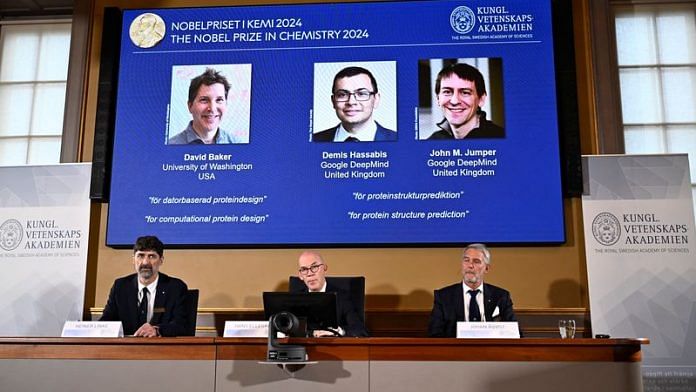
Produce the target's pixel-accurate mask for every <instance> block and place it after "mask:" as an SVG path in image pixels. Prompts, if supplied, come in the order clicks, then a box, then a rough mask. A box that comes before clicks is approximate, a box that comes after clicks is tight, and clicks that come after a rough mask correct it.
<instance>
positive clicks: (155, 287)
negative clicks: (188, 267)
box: [100, 236, 189, 337]
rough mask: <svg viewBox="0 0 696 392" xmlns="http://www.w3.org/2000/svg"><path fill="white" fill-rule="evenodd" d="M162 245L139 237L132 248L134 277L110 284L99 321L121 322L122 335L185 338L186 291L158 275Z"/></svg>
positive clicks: (178, 282) (179, 282)
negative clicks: (109, 290) (107, 297)
mask: <svg viewBox="0 0 696 392" xmlns="http://www.w3.org/2000/svg"><path fill="white" fill-rule="evenodd" d="M163 256H164V244H162V241H160V240H159V239H158V238H157V237H155V236H143V237H139V238H138V239H137V240H136V241H135V245H134V246H133V266H134V267H135V273H134V274H130V275H128V276H125V277H123V278H118V279H116V281H114V285H113V286H112V287H111V292H110V293H109V299H108V300H107V302H106V306H105V307H104V312H103V313H102V317H101V319H100V321H121V322H122V323H123V333H124V334H125V335H133V336H142V337H155V336H180V335H186V334H187V332H186V330H187V326H188V323H189V320H188V317H187V312H186V294H187V291H188V287H186V283H184V282H183V281H182V280H181V279H177V278H173V277H170V276H168V275H165V274H163V273H161V272H159V269H160V266H162V263H163V262H164V257H163Z"/></svg>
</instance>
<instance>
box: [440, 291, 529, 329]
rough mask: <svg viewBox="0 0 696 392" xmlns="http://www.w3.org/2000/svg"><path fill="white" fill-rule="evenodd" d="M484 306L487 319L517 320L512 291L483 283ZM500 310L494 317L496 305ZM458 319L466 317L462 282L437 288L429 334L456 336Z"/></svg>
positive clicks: (461, 319)
mask: <svg viewBox="0 0 696 392" xmlns="http://www.w3.org/2000/svg"><path fill="white" fill-rule="evenodd" d="M483 306H484V314H485V316H486V321H517V318H515V312H514V311H513V310H512V298H510V293H509V292H508V291H507V290H505V289H502V288H500V287H497V286H493V285H492V284H488V283H484V284H483ZM496 306H497V307H498V309H499V310H500V314H499V316H496V318H495V319H493V311H494V310H495V307H496ZM457 321H466V320H465V319H464V290H463V288H462V282H459V283H456V284H453V285H451V286H447V287H444V288H442V289H439V290H435V301H434V303H433V310H432V312H431V313H430V323H429V325H428V336H433V337H451V338H453V337H456V336H457Z"/></svg>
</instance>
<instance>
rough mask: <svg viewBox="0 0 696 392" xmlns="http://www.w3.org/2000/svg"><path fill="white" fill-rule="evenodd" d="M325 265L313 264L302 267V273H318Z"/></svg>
mask: <svg viewBox="0 0 696 392" xmlns="http://www.w3.org/2000/svg"><path fill="white" fill-rule="evenodd" d="M323 266H324V264H312V265H310V266H309V267H300V269H299V271H300V275H307V274H308V273H309V271H312V273H313V274H316V273H317V271H319V268H321V267H323Z"/></svg>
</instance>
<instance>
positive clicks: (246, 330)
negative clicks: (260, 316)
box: [222, 320, 268, 338]
mask: <svg viewBox="0 0 696 392" xmlns="http://www.w3.org/2000/svg"><path fill="white" fill-rule="evenodd" d="M222 337H224V338H267V337H268V320H266V321H225V331H224V332H223V333H222Z"/></svg>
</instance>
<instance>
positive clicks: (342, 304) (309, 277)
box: [298, 251, 368, 337]
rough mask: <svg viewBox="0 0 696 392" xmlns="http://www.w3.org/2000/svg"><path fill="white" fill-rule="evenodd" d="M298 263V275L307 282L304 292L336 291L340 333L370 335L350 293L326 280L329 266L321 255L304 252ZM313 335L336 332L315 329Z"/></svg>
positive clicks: (344, 334)
mask: <svg viewBox="0 0 696 392" xmlns="http://www.w3.org/2000/svg"><path fill="white" fill-rule="evenodd" d="M298 265H299V270H298V276H299V277H300V279H301V280H302V281H303V282H304V284H305V289H304V290H303V292H308V291H309V292H328V293H336V307H337V313H338V333H339V335H341V336H356V337H360V336H368V333H367V329H365V324H364V323H363V322H362V321H361V319H360V317H358V313H357V311H356V310H355V305H354V304H353V303H352V301H351V300H350V294H349V293H348V292H346V291H345V290H341V289H340V288H338V287H335V286H333V285H332V284H331V283H329V282H328V281H327V280H326V271H327V270H328V268H329V267H328V265H326V263H325V262H324V259H323V258H322V257H321V255H320V254H319V253H317V252H312V251H306V252H303V253H302V254H301V255H300V258H299V259H298ZM313 336H314V337H321V336H335V334H334V332H332V331H323V330H315V331H313Z"/></svg>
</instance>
